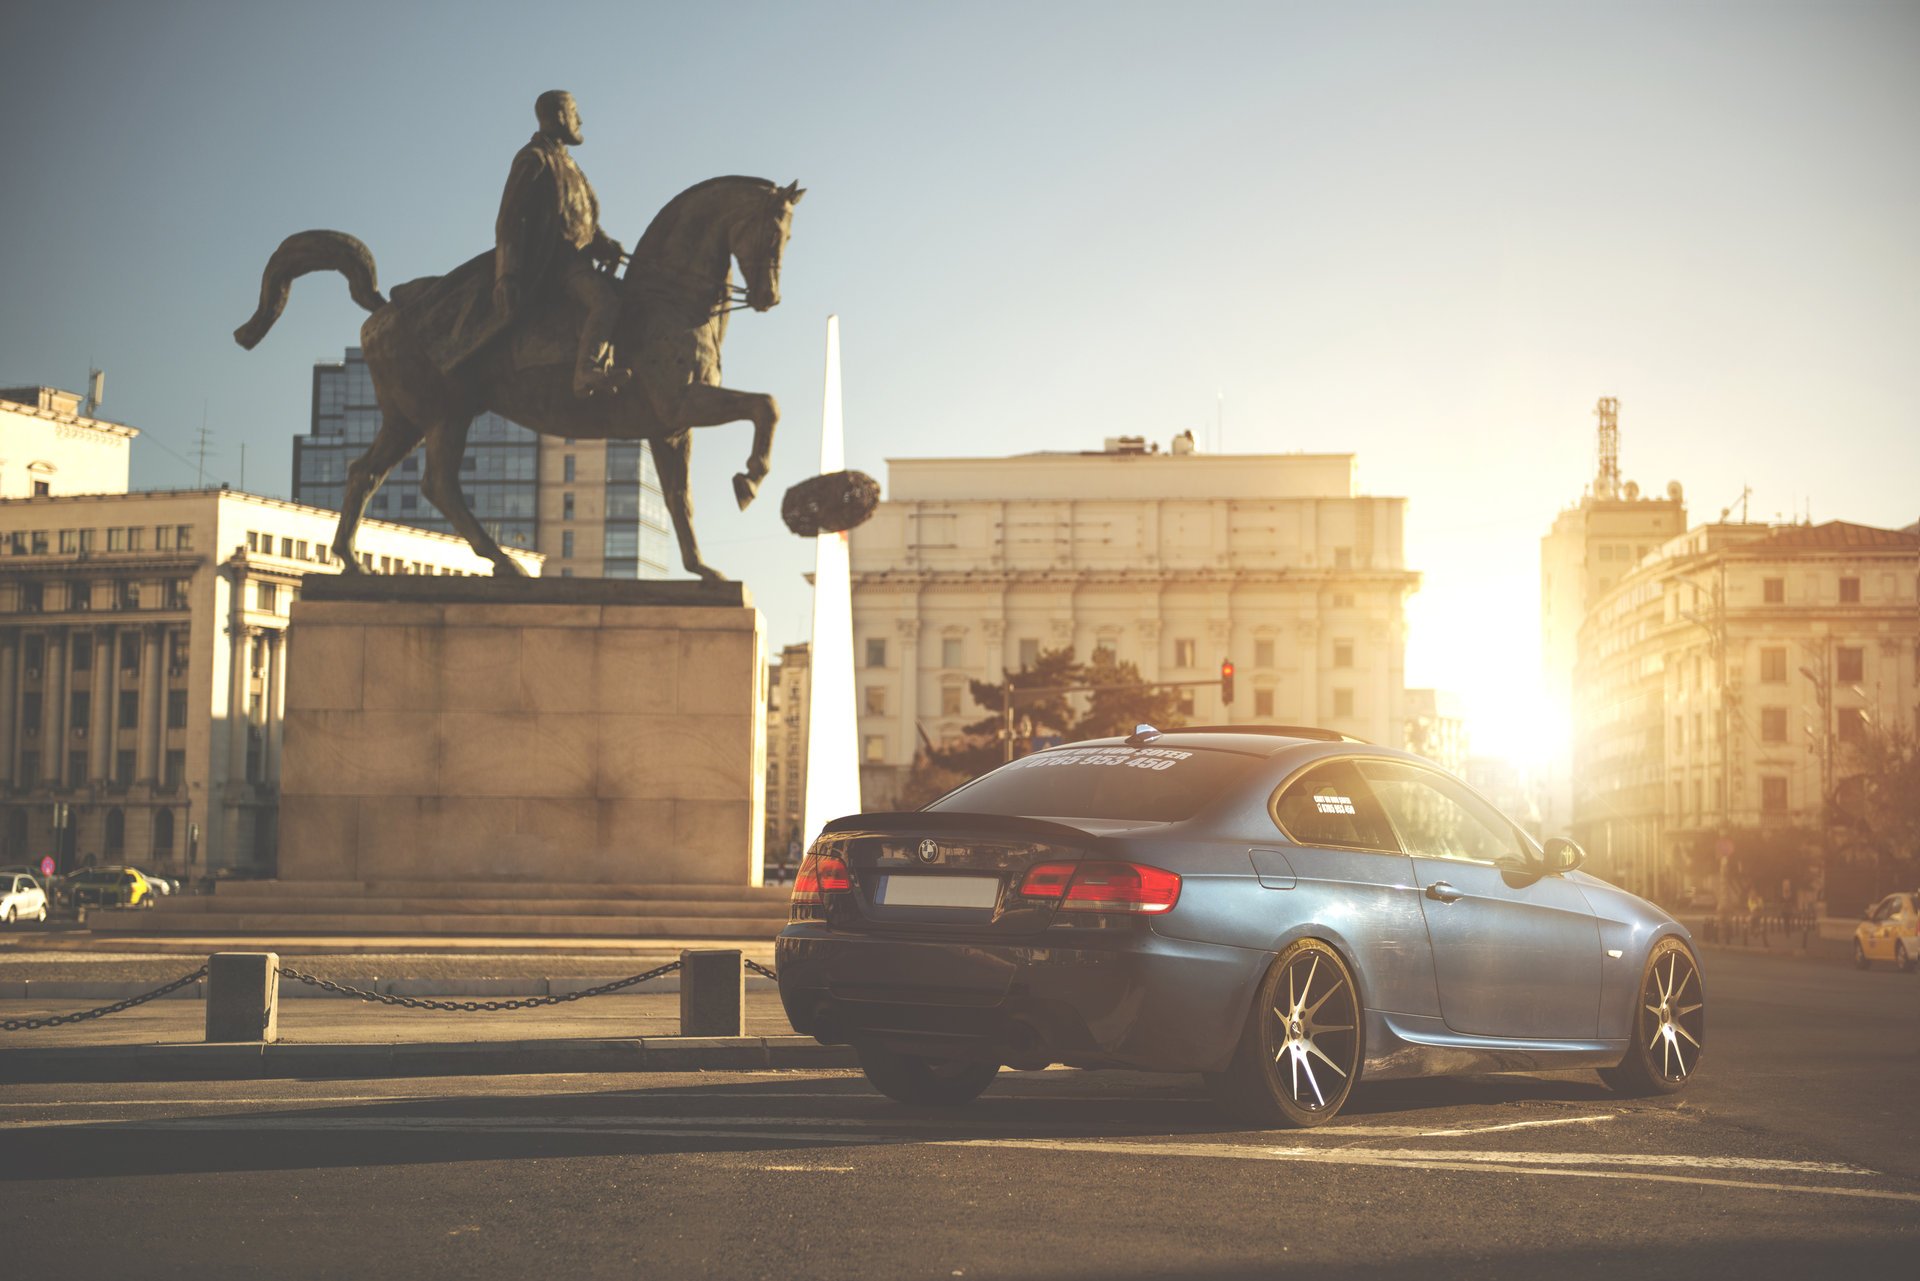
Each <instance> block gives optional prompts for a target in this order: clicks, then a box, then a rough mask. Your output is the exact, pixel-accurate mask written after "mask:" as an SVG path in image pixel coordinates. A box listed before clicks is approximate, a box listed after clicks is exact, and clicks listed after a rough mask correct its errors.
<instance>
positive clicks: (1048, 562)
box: [851, 437, 1419, 808]
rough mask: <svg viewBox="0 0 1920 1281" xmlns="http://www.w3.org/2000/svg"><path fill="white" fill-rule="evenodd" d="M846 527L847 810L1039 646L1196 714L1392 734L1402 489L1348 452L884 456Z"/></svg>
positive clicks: (958, 720)
mask: <svg viewBox="0 0 1920 1281" xmlns="http://www.w3.org/2000/svg"><path fill="white" fill-rule="evenodd" d="M886 495H887V497H886V501H885V502H883V503H882V504H881V505H880V507H879V510H878V511H877V512H876V513H875V514H874V516H873V518H872V519H871V520H869V521H868V522H867V523H866V524H864V525H861V526H860V527H858V528H857V529H855V530H854V531H853V533H852V535H851V550H852V563H853V620H854V663H855V668H856V670H855V687H856V691H857V692H856V698H857V700H858V712H859V717H860V752H861V761H862V777H863V789H864V797H863V800H864V803H865V804H866V805H867V806H868V807H869V808H873V807H876V806H885V805H888V804H891V803H892V802H893V801H894V799H895V797H896V796H897V794H898V787H899V785H900V782H901V780H902V779H903V778H904V776H905V773H906V771H907V769H908V768H909V767H910V766H911V764H912V761H913V758H914V754H915V753H916V751H917V750H918V749H919V748H920V746H921V744H922V743H928V742H930V743H936V744H938V743H943V742H952V741H955V740H957V739H958V738H959V737H960V735H961V733H962V728H963V726H965V725H966V724H967V723H968V722H970V721H976V720H979V719H980V718H981V717H982V716H983V715H984V714H985V713H984V712H983V711H982V709H981V708H979V707H978V706H976V705H975V704H974V703H973V701H972V697H971V694H970V693H969V690H968V685H967V682H968V680H969V679H975V680H986V681H997V680H999V679H1000V678H1001V676H1002V674H1003V673H1004V672H1007V671H1014V670H1019V669H1020V668H1022V667H1023V666H1026V665H1028V664H1030V663H1032V662H1033V660H1034V659H1035V657H1036V656H1037V655H1038V654H1039V652H1040V651H1041V650H1042V649H1055V648H1060V647H1063V646H1071V647H1072V648H1073V649H1074V651H1075V652H1076V653H1077V654H1079V655H1080V656H1081V657H1082V658H1088V657H1091V656H1092V654H1093V653H1094V651H1096V650H1100V649H1105V650H1108V651H1111V652H1112V653H1113V654H1114V655H1115V656H1116V657H1117V658H1118V659H1119V660H1121V661H1127V662H1132V663H1135V664H1136V665H1137V666H1138V667H1139V669H1140V671H1141V674H1142V675H1143V676H1144V677H1145V678H1146V679H1148V680H1165V681H1175V680H1207V679H1209V678H1214V679H1217V677H1218V675H1219V672H1220V664H1221V662H1222V660H1226V659H1231V660H1232V661H1233V662H1234V663H1235V665H1236V678H1235V683H1236V699H1235V702H1234V704H1233V705H1232V707H1230V708H1229V707H1223V706H1222V704H1221V701H1220V700H1221V696H1220V692H1219V690H1218V688H1217V686H1215V687H1203V688H1195V689H1193V690H1190V691H1188V692H1187V698H1188V700H1189V701H1188V705H1189V707H1190V709H1191V710H1190V712H1189V715H1190V718H1191V719H1193V720H1196V721H1199V722H1203V723H1216V722H1222V721H1233V722H1247V721H1271V722H1276V723H1291V724H1311V725H1321V726H1326V727H1328V728H1332V729H1338V730H1344V731H1347V732H1349V733H1353V734H1357V735H1360V736H1361V737H1364V738H1367V739H1370V740H1372V741H1374V742H1380V743H1391V744H1393V745H1395V746H1399V745H1400V743H1401V742H1402V739H1403V733H1404V723H1405V716H1404V709H1403V706H1402V700H1403V690H1402V685H1403V670H1404V654H1405V648H1406V622H1405V612H1404V605H1405V601H1406V598H1407V596H1408V595H1409V594H1410V593H1411V592H1412V591H1414V590H1415V589H1416V588H1417V587H1418V585H1419V575H1418V574H1416V573H1414V572H1412V571H1410V570H1409V569H1408V568H1407V566H1406V559H1405V553H1404V547H1403V543H1402V520H1403V516H1404V510H1405V505H1406V500H1405V499H1402V498H1377V497H1370V496H1367V495H1363V494H1361V493H1360V492H1359V490H1358V486H1357V483H1356V478H1355V463H1354V456H1353V455H1351V454H1254V455H1246V454H1241V455H1224V454H1202V453H1199V452H1196V451H1195V450H1194V449H1193V447H1192V441H1191V438H1190V437H1182V438H1181V439H1179V440H1176V442H1175V444H1174V447H1173V449H1171V450H1169V451H1166V452H1161V451H1159V450H1158V449H1157V448H1148V447H1147V446H1146V445H1145V443H1144V442H1143V441H1141V440H1139V439H1138V438H1132V437H1127V438H1119V439H1113V440H1109V441H1107V442H1106V446H1105V448H1103V449H1099V450H1092V451H1087V452H1084V453H1037V454H1024V455H1018V456H1015V457H1010V458H916V459H890V460H889V461H888V464H887V489H886Z"/></svg>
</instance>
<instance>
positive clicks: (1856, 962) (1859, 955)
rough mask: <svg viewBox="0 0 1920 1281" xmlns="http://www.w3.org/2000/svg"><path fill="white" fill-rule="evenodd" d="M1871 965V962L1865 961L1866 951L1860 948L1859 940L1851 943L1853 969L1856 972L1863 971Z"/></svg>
mask: <svg viewBox="0 0 1920 1281" xmlns="http://www.w3.org/2000/svg"><path fill="white" fill-rule="evenodd" d="M1872 964H1873V962H1872V961H1869V960H1868V959H1867V949H1866V948H1864V947H1861V946H1860V940H1859V939H1855V940H1854V941H1853V968H1854V969H1856V970H1864V969H1866V968H1867V967H1868V966H1870V965H1872Z"/></svg>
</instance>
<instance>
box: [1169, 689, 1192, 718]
mask: <svg viewBox="0 0 1920 1281" xmlns="http://www.w3.org/2000/svg"><path fill="white" fill-rule="evenodd" d="M1174 709H1175V710H1176V711H1178V712H1179V713H1180V715H1182V716H1191V715H1193V691H1192V690H1190V689H1183V690H1181V691H1180V693H1179V697H1178V698H1177V699H1176V700H1175V702H1174Z"/></svg>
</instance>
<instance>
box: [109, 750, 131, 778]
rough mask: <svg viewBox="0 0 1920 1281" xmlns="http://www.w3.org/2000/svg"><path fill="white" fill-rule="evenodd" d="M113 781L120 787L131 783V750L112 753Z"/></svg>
mask: <svg viewBox="0 0 1920 1281" xmlns="http://www.w3.org/2000/svg"><path fill="white" fill-rule="evenodd" d="M113 781H114V782H116V783H118V784H119V785H120V786H122V787H131V786H132V785H133V752H132V751H131V750H127V751H119V752H115V753H114V754H113Z"/></svg>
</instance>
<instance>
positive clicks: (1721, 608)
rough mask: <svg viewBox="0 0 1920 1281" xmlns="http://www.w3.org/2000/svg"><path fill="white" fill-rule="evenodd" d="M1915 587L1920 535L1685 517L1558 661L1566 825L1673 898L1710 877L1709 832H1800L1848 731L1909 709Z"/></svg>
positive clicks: (1840, 765) (1836, 780) (1845, 751)
mask: <svg viewBox="0 0 1920 1281" xmlns="http://www.w3.org/2000/svg"><path fill="white" fill-rule="evenodd" d="M1916 592H1920V533H1915V532H1914V531H1912V530H1893V529H1876V528H1872V527H1870V526H1865V525H1855V524H1850V523H1848V522H1845V521H1829V522H1827V523H1826V524H1822V525H1780V526H1775V525H1764V524H1742V523H1733V522H1721V523H1716V524H1709V525H1701V526H1698V527H1696V528H1694V529H1692V530H1689V531H1687V532H1686V533H1684V534H1681V535H1679V536H1678V537H1675V538H1672V539H1669V540H1667V541H1666V542H1664V543H1662V544H1661V545H1659V546H1658V547H1657V548H1656V549H1654V550H1653V551H1652V552H1651V553H1650V554H1649V555H1648V556H1647V557H1646V559H1644V560H1641V561H1640V562H1639V563H1638V564H1636V565H1633V566H1632V567H1631V568H1630V569H1629V570H1628V572H1627V573H1626V574H1625V575H1624V576H1623V577H1621V578H1619V579H1618V580H1617V581H1616V582H1614V583H1613V584H1612V585H1611V586H1610V587H1609V588H1608V589H1607V590H1606V591H1604V592H1603V593H1601V594H1600V596H1599V597H1598V598H1597V600H1596V601H1595V603H1594V606H1593V608H1592V609H1591V611H1590V612H1589V613H1588V615H1587V619H1586V622H1585V625H1584V626H1583V627H1581V629H1580V632H1579V642H1578V657H1577V661H1576V663H1575V667H1574V672H1573V678H1574V679H1573V689H1574V699H1575V701H1574V714H1575V719H1574V725H1575V736H1574V771H1573V776H1574V779H1575V786H1574V790H1573V832H1574V836H1575V839H1577V840H1579V841H1580V842H1581V844H1582V845H1584V846H1585V847H1586V849H1587V853H1588V856H1589V858H1591V859H1592V860H1593V861H1594V864H1595V868H1596V871H1597V872H1598V873H1599V874H1600V875H1602V876H1606V877H1608V878H1609V879H1614V880H1616V881H1618V882H1620V883H1623V884H1626V885H1627V886H1628V887H1629V888H1633V889H1635V890H1638V891H1640V892H1643V893H1648V894H1652V895H1655V896H1657V897H1660V898H1661V899H1662V900H1663V901H1673V900H1674V899H1675V898H1676V897H1677V896H1680V895H1682V894H1684V893H1685V892H1686V891H1687V890H1688V888H1689V887H1690V886H1691V888H1694V889H1696V890H1699V889H1705V888H1708V887H1710V886H1712V884H1713V879H1714V876H1715V875H1716V873H1714V872H1709V871H1703V870H1702V869H1703V868H1707V867H1711V865H1712V863H1713V862H1714V859H1713V858H1710V857H1709V856H1710V855H1711V854H1715V853H1717V851H1718V850H1719V849H1720V848H1721V842H1722V841H1723V840H1725V841H1726V842H1727V843H1728V844H1729V845H1731V846H1732V847H1733V852H1734V855H1735V856H1736V857H1737V856H1738V855H1739V853H1740V851H1739V848H1738V840H1737V839H1736V838H1740V837H1741V835H1742V834H1743V833H1754V832H1765V831H1768V830H1780V831H1793V832H1801V833H1816V832H1817V831H1818V830H1819V829H1820V828H1821V825H1822V823H1823V821H1824V813H1825V804H1826V798H1827V797H1829V796H1837V797H1841V798H1844V796H1845V789H1846V787H1847V780H1848V778H1849V777H1850V776H1851V775H1852V774H1853V773H1855V772H1857V768H1858V766H1857V762H1856V761H1855V759H1854V756H1853V746H1854V744H1856V743H1858V742H1860V741H1861V740H1862V738H1863V737H1864V736H1865V735H1866V734H1867V733H1868V732H1870V730H1871V729H1874V728H1879V729H1895V728H1902V727H1904V728H1906V729H1908V730H1912V729H1914V728H1915V727H1916V718H1920V596H1916ZM1809 841H1810V843H1811V842H1812V841H1813V838H1812V837H1809ZM1815 859H1816V855H1815V850H1814V849H1813V848H1812V847H1811V844H1810V848H1809V849H1808V851H1807V866H1806V868H1805V876H1806V878H1808V879H1810V878H1811V877H1812V874H1813V863H1814V862H1815ZM1804 883H1805V881H1804V880H1803V884H1804ZM1776 888H1777V887H1775V886H1768V887H1766V891H1765V892H1766V893H1767V894H1768V895H1772V894H1773V893H1774V892H1775V890H1776ZM1845 906H1846V907H1847V908H1848V909H1851V907H1852V906H1853V905H1852V903H1851V902H1849V903H1847V904H1845Z"/></svg>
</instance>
